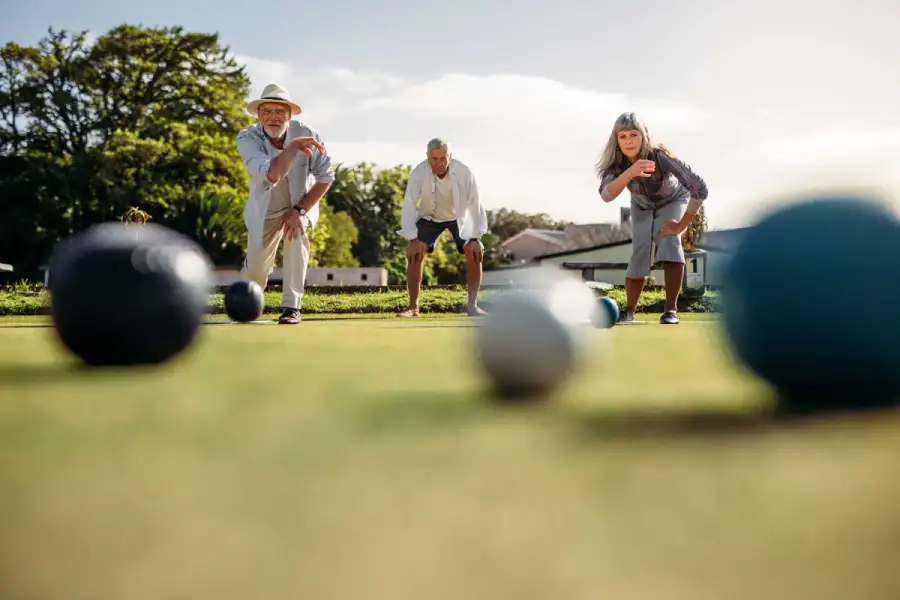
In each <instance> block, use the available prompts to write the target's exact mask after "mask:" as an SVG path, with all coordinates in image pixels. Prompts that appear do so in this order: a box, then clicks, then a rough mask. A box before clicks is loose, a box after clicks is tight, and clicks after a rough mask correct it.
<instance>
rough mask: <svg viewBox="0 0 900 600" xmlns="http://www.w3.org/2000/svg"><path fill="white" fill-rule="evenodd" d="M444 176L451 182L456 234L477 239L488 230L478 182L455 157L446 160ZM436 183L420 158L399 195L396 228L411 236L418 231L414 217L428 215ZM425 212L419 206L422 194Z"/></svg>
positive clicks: (429, 166)
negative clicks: (399, 221)
mask: <svg viewBox="0 0 900 600" xmlns="http://www.w3.org/2000/svg"><path fill="white" fill-rule="evenodd" d="M447 177H448V178H449V180H450V182H451V183H452V186H451V188H452V192H453V208H454V215H455V217H456V222H457V225H458V227H459V235H460V237H461V238H462V239H464V240H470V239H480V238H481V236H483V235H484V234H485V233H487V231H488V223H487V212H486V211H485V210H484V206H483V205H482V204H481V200H480V198H479V197H478V184H477V183H476V181H475V176H474V175H472V171H471V170H470V169H469V167H467V166H466V165H465V164H463V163H462V162H460V161H458V160H456V159H455V158H453V159H451V160H450V169H449V172H448V173H447ZM436 193H437V185H436V184H435V182H434V175H433V174H432V172H431V165H430V163H429V162H428V161H427V160H424V161H422V162H421V163H419V164H418V165H416V167H415V168H414V169H413V170H412V171H411V172H410V174H409V180H408V182H407V184H406V193H405V194H404V196H403V211H402V228H401V229H399V230H398V231H397V233H399V234H401V235H402V236H404V237H405V238H407V239H410V240H411V239H415V237H416V236H417V235H418V230H417V228H416V221H418V220H419V219H429V220H430V219H431V218H432V217H431V215H430V214H425V213H430V209H428V207H433V206H434V202H435V195H436ZM425 196H427V197H428V201H427V202H424V205H425V207H426V209H428V210H426V211H425V213H423V211H421V210H420V208H421V206H422V204H423V202H422V201H423V200H424V197H425Z"/></svg>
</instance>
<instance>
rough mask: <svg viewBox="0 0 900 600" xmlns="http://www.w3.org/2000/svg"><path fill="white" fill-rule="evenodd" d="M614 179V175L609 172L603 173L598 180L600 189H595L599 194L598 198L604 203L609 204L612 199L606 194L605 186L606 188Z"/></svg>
mask: <svg viewBox="0 0 900 600" xmlns="http://www.w3.org/2000/svg"><path fill="white" fill-rule="evenodd" d="M615 178H616V175H615V173H610V172H609V171H607V172H606V173H604V174H603V177H601V178H600V187H599V188H598V189H597V191H599V192H600V198H601V199H602V200H603V201H604V202H609V201H610V200H612V198H610V197H609V195H608V194H607V193H606V186H608V185H609V184H610V183H611V182H612V181H613V180H615Z"/></svg>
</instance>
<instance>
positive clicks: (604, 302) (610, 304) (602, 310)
mask: <svg viewBox="0 0 900 600" xmlns="http://www.w3.org/2000/svg"><path fill="white" fill-rule="evenodd" d="M597 303H598V304H599V306H598V309H599V310H597V326H598V327H603V328H606V329H608V328H610V327H612V326H614V325H615V324H616V321H618V320H619V305H618V304H616V301H615V300H613V299H612V298H610V297H609V296H600V297H599V298H597Z"/></svg>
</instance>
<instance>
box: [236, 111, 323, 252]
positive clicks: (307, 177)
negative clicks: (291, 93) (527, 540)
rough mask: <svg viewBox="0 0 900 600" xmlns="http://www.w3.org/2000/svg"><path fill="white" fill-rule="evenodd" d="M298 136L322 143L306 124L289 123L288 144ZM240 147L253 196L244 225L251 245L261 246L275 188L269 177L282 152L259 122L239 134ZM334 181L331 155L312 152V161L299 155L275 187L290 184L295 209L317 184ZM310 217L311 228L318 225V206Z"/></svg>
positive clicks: (249, 202)
mask: <svg viewBox="0 0 900 600" xmlns="http://www.w3.org/2000/svg"><path fill="white" fill-rule="evenodd" d="M296 137H313V138H315V139H316V140H318V141H319V142H322V138H321V137H320V136H319V133H318V132H317V131H316V130H314V129H313V128H311V127H309V126H308V125H306V124H304V123H301V122H299V121H295V120H291V121H290V122H289V123H288V130H287V135H286V136H285V144H287V143H288V142H289V141H290V140H292V139H294V138H296ZM237 147H238V152H239V153H240V155H241V159H242V160H243V162H244V167H245V168H246V169H247V174H248V175H250V195H249V197H248V198H247V204H246V205H245V206H244V223H245V224H246V225H247V235H248V238H249V239H248V243H257V244H259V243H262V230H263V224H264V222H265V220H266V216H267V212H268V208H269V201H270V200H271V199H272V196H273V194H272V192H273V190H274V188H275V186H274V185H272V183H271V182H270V181H269V179H268V177H267V175H268V173H269V165H270V164H271V163H272V160H273V159H274V158H275V157H276V156H278V154H279V153H280V152H281V151H280V150H278V149H277V148H276V147H275V146H273V145H272V142H271V141H270V140H269V138H268V137H267V136H266V134H265V132H264V131H263V129H262V126H261V125H260V124H259V123H257V124H256V125H251V126H250V127H247V128H246V129H243V130H241V131H240V132H239V133H238V135H237ZM332 181H334V169H333V168H332V166H331V156H330V155H328V154H322V153H320V152H319V151H318V150H316V149H313V158H310V157H309V156H308V155H307V154H305V153H303V152H300V153H298V154H297V157H296V158H295V159H294V161H293V162H292V163H291V167H290V169H289V170H288V173H287V175H286V176H285V177H284V178H283V179H282V180H281V181H279V182H278V183H277V184H276V185H288V188H289V190H290V204H291V206H296V205H297V203H298V202H300V200H301V199H303V196H305V195H306V193H307V192H308V191H309V189H310V188H311V187H312V186H313V185H314V184H315V183H330V182H332ZM307 216H308V217H309V221H310V223H311V225H312V226H315V225H316V223H317V222H318V220H319V205H318V203H316V205H315V206H314V207H313V208H312V209H311V210H310V211H309V212H308V213H307Z"/></svg>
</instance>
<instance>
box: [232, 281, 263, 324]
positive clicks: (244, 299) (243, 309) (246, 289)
mask: <svg viewBox="0 0 900 600" xmlns="http://www.w3.org/2000/svg"><path fill="white" fill-rule="evenodd" d="M264 305H265V298H264V296H263V290H262V288H261V287H260V285H259V284H258V283H256V282H255V281H248V280H246V279H241V280H238V281H235V282H234V283H232V284H231V285H230V286H228V289H227V290H225V313H226V314H227V315H228V318H229V319H231V320H232V321H237V322H238V323H249V322H250V321H254V320H256V319H258V318H259V317H260V315H262V313H263V307H264Z"/></svg>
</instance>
